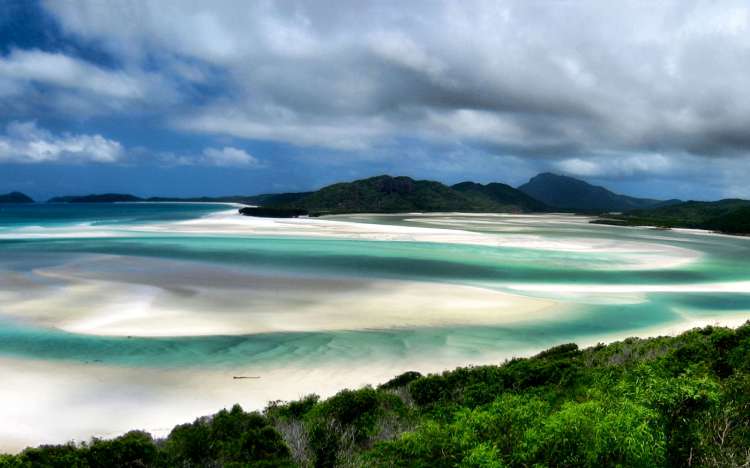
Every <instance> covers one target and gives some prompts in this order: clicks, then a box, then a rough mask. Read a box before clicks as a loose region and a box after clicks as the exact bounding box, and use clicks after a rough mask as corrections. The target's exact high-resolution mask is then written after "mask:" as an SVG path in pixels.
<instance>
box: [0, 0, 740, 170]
mask: <svg viewBox="0 0 750 468" xmlns="http://www.w3.org/2000/svg"><path fill="white" fill-rule="evenodd" d="M43 4H44V6H45V8H46V9H47V10H48V12H49V13H50V14H51V15H52V17H54V18H56V20H57V21H58V22H59V24H60V26H61V27H62V29H63V30H64V31H65V33H66V38H75V40H76V41H80V42H83V43H85V44H86V45H88V46H92V47H95V48H100V49H101V50H102V51H104V53H106V54H109V55H110V56H111V57H112V58H113V61H114V62H116V63H118V64H119V66H120V68H113V69H109V68H107V69H104V68H102V67H98V66H95V65H92V64H87V63H85V62H82V61H80V60H79V59H73V58H70V57H69V58H68V59H65V58H63V57H61V56H60V54H50V53H43V52H40V51H30V52H29V51H26V52H21V51H15V52H12V53H11V54H9V55H8V56H6V57H4V58H2V61H3V62H2V66H0V97H2V96H7V95H11V94H13V93H16V95H18V94H17V93H19V86H20V85H19V83H21V82H23V81H32V82H35V83H45V84H47V85H49V86H55V87H58V88H64V89H68V90H71V91H72V92H73V94H74V97H75V98H77V97H78V94H83V93H87V94H91V93H96V94H97V95H98V96H105V97H110V98H112V99H111V100H115V101H118V102H119V101H123V100H125V101H138V102H139V103H140V104H139V105H140V106H142V108H146V109H150V110H153V109H156V110H158V111H159V112H158V115H162V116H164V121H163V122H164V123H165V125H168V126H171V127H172V128H176V129H178V130H180V131H184V132H198V133H204V134H208V135H222V136H230V137H236V138H241V139H250V140H271V141H277V142H282V143H288V144H293V145H297V146H317V147H324V148H330V149H334V150H342V151H344V152H346V151H348V152H349V153H348V154H346V155H345V156H341V154H338V155H336V153H341V151H331V152H330V153H331V156H330V157H331V160H332V159H334V158H337V157H338V158H341V157H346V158H349V157H351V158H359V159H360V160H361V161H367V162H368V163H369V162H371V161H369V160H368V158H372V157H373V155H383V156H382V160H383V161H385V160H387V159H388V158H390V157H393V155H394V154H397V152H396V151H391V153H390V154H388V155H386V154H385V153H386V152H385V151H383V148H384V147H385V148H393V147H394V146H395V145H394V144H393V142H397V141H399V139H400V138H401V137H406V139H411V140H414V139H419V140H420V141H421V142H422V143H424V142H426V144H425V145H424V146H425V147H431V145H434V144H438V145H444V146H443V148H445V147H447V146H449V145H448V144H454V145H455V146H456V147H462V146H472V148H473V149H475V150H479V151H478V152H479V153H483V154H494V155H501V156H510V157H513V156H515V157H520V158H524V159H528V160H529V161H532V162H533V164H535V165H536V166H535V167H540V166H544V167H545V168H556V169H557V170H561V171H565V172H569V173H573V174H576V175H581V176H590V177H615V178H632V179H636V178H639V177H643V176H644V175H647V174H657V175H664V174H671V173H681V174H684V173H686V172H690V171H689V170H688V169H686V167H687V166H690V165H692V166H694V167H695V168H704V167H711V165H712V161H715V160H717V158H719V157H721V158H727V160H731V159H732V158H734V159H735V160H740V159H741V158H743V157H744V155H747V154H749V153H750V137H749V136H748V135H749V134H748V132H747V128H748V123H750V88H748V86H747V76H748V65H747V64H748V59H750V39H749V38H750V34H749V33H750V20H748V18H750V13H749V12H748V11H749V10H748V7H747V2H746V1H745V0H726V1H724V2H721V4H720V5H717V4H716V2H712V1H710V0H696V1H694V2H682V1H679V0H666V1H663V2H647V3H644V2H615V3H614V4H612V2H601V1H594V0H583V1H580V2H529V1H527V0H505V1H502V2H497V1H491V0H488V1H485V0H467V1H465V2H434V1H420V0H413V1H409V2H346V1H333V2H305V1H298V0H291V1H288V2H265V1H257V2H240V3H238V2H236V1H233V0H216V1H214V2H211V5H210V7H207V6H206V3H205V2H202V1H200V0H161V1H159V2H153V1H148V0H111V1H108V2H101V1H99V0H46V1H45V2H44V3H43ZM2 67H5V68H2ZM58 68H59V69H60V70H61V71H60V72H59V73H58V72H57V69H58ZM173 81H174V82H176V83H177V84H178V85H179V86H177V88H178V89H183V88H182V87H185V88H188V91H186V92H185V93H184V94H180V95H179V97H180V98H181V99H182V100H179V102H177V101H178V99H177V98H174V99H173V100H171V101H170V100H167V102H166V103H167V105H164V100H163V98H162V95H168V90H169V89H170V86H169V83H172V82H173ZM149 83H151V85H149ZM196 83H199V84H196ZM193 85H195V88H193V87H191V86H193ZM20 92H21V93H22V94H21V95H23V96H24V97H26V96H27V95H28V94H23V91H20ZM102 101H108V99H106V98H105V99H101V100H100V101H99V102H102ZM17 102H18V101H17ZM55 102H56V103H58V104H57V105H58V107H60V108H62V109H65V110H69V109H76V107H75V106H76V105H75V102H76V101H75V100H73V101H71V100H70V99H66V98H64V97H60V96H58V97H57V98H56V99H55ZM94 102H95V101H93V100H92V101H88V100H87V101H86V103H87V104H89V105H91V104H92V103H94ZM159 105H161V107H159ZM128 109H130V108H128ZM84 110H85V109H84ZM117 110H118V111H119V110H120V109H117ZM34 111H35V109H34V108H33V107H31V110H30V111H29V112H34ZM82 112H83V111H82ZM32 115H33V114H32ZM446 143H447V144H446ZM217 151H221V150H217ZM449 153H450V149H448V150H445V151H442V152H436V153H434V154H430V155H429V156H428V157H429V158H433V159H434V164H433V166H434V167H439V162H440V160H441V158H442V159H444V160H445V161H447V163H450V165H451V167H453V166H458V165H459V162H457V161H456V160H455V159H451V156H450V154H449ZM398 154H399V155H401V153H398ZM696 155H697V156H699V157H700V158H702V159H695V158H694V157H693V156H696ZM409 157H416V156H409V155H401V158H402V159H404V160H406V159H408V158H409ZM206 158H207V156H206V155H205V154H193V156H192V157H187V159H188V160H190V161H192V162H191V163H195V162H196V161H200V160H203V163H204V164H209V163H210V162H209V161H208V159H206ZM176 159H181V158H176ZM230 159H231V158H230ZM329 161H330V160H329ZM469 164H470V163H467V166H468V165H469ZM722 164H724V163H722ZM727 164H728V163H727ZM698 171H699V169H696V170H695V171H692V172H691V173H690V174H689V175H690V177H693V178H695V177H699V174H698Z"/></svg>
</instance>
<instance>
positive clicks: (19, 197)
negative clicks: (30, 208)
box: [0, 192, 34, 203]
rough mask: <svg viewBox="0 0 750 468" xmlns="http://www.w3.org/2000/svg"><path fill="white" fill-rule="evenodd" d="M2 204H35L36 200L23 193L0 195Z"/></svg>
mask: <svg viewBox="0 0 750 468" xmlns="http://www.w3.org/2000/svg"><path fill="white" fill-rule="evenodd" d="M0 203H34V200H33V199H32V198H31V197H30V196H28V195H26V194H25V193H21V192H9V193H4V194H0Z"/></svg>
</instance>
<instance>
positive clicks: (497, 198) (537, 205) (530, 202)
mask: <svg viewBox="0 0 750 468" xmlns="http://www.w3.org/2000/svg"><path fill="white" fill-rule="evenodd" d="M451 188H452V189H453V190H457V191H459V192H461V193H463V194H464V195H466V196H468V197H469V198H475V199H477V200H490V201H492V202H494V203H497V205H498V206H506V207H507V210H506V211H509V212H513V211H524V212H531V211H547V210H549V207H548V206H547V205H545V204H544V203H542V202H540V201H539V200H537V199H536V198H533V197H531V196H529V195H527V194H525V193H523V192H522V191H520V190H518V189H515V188H513V187H511V186H510V185H507V184H502V183H499V182H492V183H489V184H485V185H482V184H478V183H476V182H461V183H459V184H456V185H453V186H451Z"/></svg>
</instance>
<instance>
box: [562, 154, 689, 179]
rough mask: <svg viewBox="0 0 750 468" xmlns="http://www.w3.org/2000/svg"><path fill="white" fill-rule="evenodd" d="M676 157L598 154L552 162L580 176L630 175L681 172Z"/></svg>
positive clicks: (612, 176)
mask: <svg viewBox="0 0 750 468" xmlns="http://www.w3.org/2000/svg"><path fill="white" fill-rule="evenodd" d="M676 159H679V158H676V157H667V156H664V155H663V154H599V155H597V156H596V157H589V158H586V159H583V158H570V159H563V160H561V161H558V162H556V163H554V164H553V166H554V167H556V168H557V169H559V170H560V171H562V172H565V173H568V174H572V175H577V176H581V177H609V178H616V177H630V176H636V175H640V176H643V175H644V174H651V175H663V174H669V173H674V172H682V171H681V169H680V168H679V167H678V163H677V161H676Z"/></svg>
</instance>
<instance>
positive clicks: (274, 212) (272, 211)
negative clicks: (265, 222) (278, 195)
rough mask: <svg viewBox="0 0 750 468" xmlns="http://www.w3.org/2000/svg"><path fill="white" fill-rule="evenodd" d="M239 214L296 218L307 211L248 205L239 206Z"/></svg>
mask: <svg viewBox="0 0 750 468" xmlns="http://www.w3.org/2000/svg"><path fill="white" fill-rule="evenodd" d="M240 214H243V215H245V216H257V217H261V218H298V217H300V216H302V215H306V214H307V211H305V210H300V209H297V208H264V207H260V208H256V207H254V206H248V207H245V208H240Z"/></svg>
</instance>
